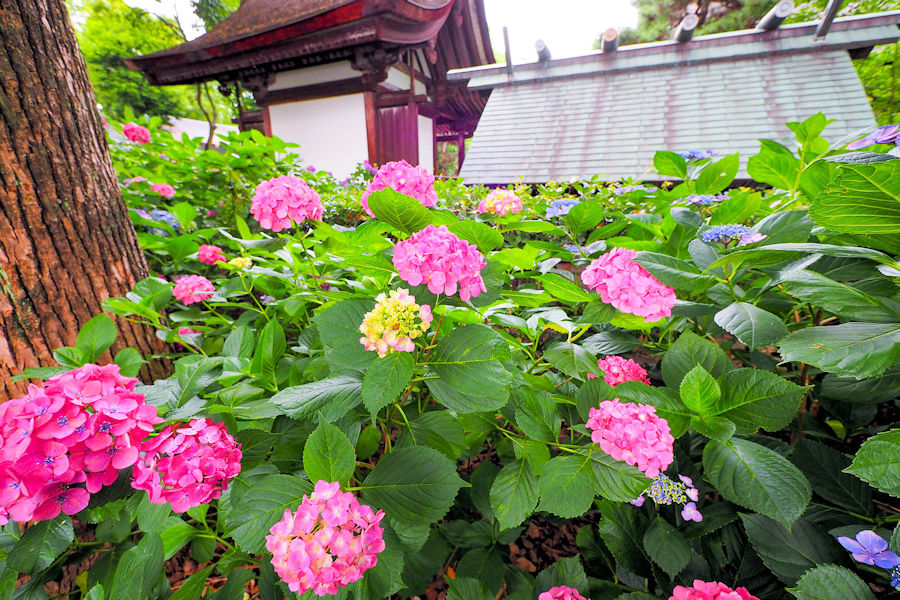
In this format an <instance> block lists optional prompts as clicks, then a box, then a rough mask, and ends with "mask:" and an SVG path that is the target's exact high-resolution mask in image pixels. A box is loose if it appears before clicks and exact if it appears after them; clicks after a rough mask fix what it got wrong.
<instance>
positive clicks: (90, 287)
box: [0, 0, 167, 400]
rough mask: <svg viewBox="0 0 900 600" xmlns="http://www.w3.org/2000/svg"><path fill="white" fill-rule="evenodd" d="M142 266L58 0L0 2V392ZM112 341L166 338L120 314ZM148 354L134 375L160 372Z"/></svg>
mask: <svg viewBox="0 0 900 600" xmlns="http://www.w3.org/2000/svg"><path fill="white" fill-rule="evenodd" d="M146 276H147V264H146V262H145V261H144V257H143V254H142V253H141V248H140V246H138V242H137V237H136V235H135V233H134V228H133V227H132V225H131V222H130V220H129V218H128V213H127V210H126V208H125V204H124V202H123V201H122V195H121V192H120V190H119V184H118V182H117V180H116V175H115V172H114V171H113V167H112V162H111V161H110V158H109V148H108V147H107V144H106V138H105V136H104V133H103V126H102V123H101V118H100V114H99V112H98V110H97V107H96V102H95V100H94V94H93V91H92V89H91V84H90V81H89V80H88V74H87V68H86V67H85V63H84V58H83V57H82V56H81V52H80V51H79V49H78V45H77V42H76V41H75V34H74V32H73V30H72V25H71V23H70V22H69V16H68V13H67V11H66V6H65V2H64V0H2V2H0V400H3V399H7V398H10V397H14V396H15V395H17V394H20V393H21V392H23V391H24V389H25V385H26V383H25V382H24V381H23V382H18V383H13V382H12V381H11V378H12V376H14V375H19V374H21V372H22V370H23V369H25V368H27V367H36V366H44V365H52V364H55V363H54V362H53V358H52V350H53V349H54V348H58V347H60V346H66V345H73V344H74V342H75V337H76V335H77V333H78V329H79V328H80V327H81V326H82V325H83V324H84V323H85V322H87V321H88V320H89V319H90V318H91V317H93V316H94V315H96V314H98V313H100V312H101V311H102V308H101V302H102V301H103V300H104V299H105V298H108V297H110V296H124V295H125V293H126V292H128V291H129V290H130V289H131V288H132V286H133V285H134V284H135V282H137V281H139V280H140V279H142V278H144V277H146ZM116 324H117V325H118V328H119V338H118V340H117V342H116V344H115V345H114V346H113V350H114V351H115V350H118V349H119V348H123V347H125V346H133V347H135V348H137V349H138V350H139V351H140V352H141V353H142V354H144V355H145V356H146V355H148V354H152V353H154V352H160V351H162V349H163V346H162V345H161V343H160V341H159V340H158V339H156V338H155V336H154V334H153V331H152V330H151V329H149V328H147V327H144V326H140V325H136V324H134V323H129V322H127V321H125V320H123V319H118V320H117V323H116ZM166 369H167V365H164V364H160V363H155V364H151V365H145V367H144V370H143V371H142V373H141V374H142V376H143V377H144V378H145V379H147V378H151V377H157V376H164V375H165V370H166Z"/></svg>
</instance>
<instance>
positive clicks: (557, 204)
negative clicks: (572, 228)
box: [545, 198, 581, 219]
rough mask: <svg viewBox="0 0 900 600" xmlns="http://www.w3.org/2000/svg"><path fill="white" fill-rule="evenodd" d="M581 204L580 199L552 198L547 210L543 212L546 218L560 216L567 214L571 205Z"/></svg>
mask: <svg viewBox="0 0 900 600" xmlns="http://www.w3.org/2000/svg"><path fill="white" fill-rule="evenodd" d="M579 204H581V200H575V199H574V198H564V199H562V200H554V201H553V202H551V203H550V206H549V207H548V208H547V212H546V213H545V215H546V217H547V218H548V219H551V218H553V217H561V216H563V215H567V214H569V211H570V210H572V207H573V206H578V205H579Z"/></svg>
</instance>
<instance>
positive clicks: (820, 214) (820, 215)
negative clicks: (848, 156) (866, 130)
mask: <svg viewBox="0 0 900 600" xmlns="http://www.w3.org/2000/svg"><path fill="white" fill-rule="evenodd" d="M897 181H900V162H898V161H896V160H891V161H887V162H882V163H873V164H868V165H854V164H844V165H841V167H840V169H838V174H837V176H836V177H835V178H834V179H833V180H832V181H831V183H829V184H828V186H827V187H826V188H825V190H823V191H822V193H821V194H819V195H818V196H816V198H815V199H814V200H813V203H812V205H811V206H810V208H809V216H810V217H811V218H812V220H813V221H814V222H815V223H816V225H819V226H821V227H825V228H826V229H830V230H832V231H840V232H844V233H854V234H859V235H872V234H876V235H877V234H884V235H896V234H897V232H898V231H900V191H898V189H897Z"/></svg>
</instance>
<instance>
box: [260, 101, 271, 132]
mask: <svg viewBox="0 0 900 600" xmlns="http://www.w3.org/2000/svg"><path fill="white" fill-rule="evenodd" d="M262 111H263V133H264V134H266V135H267V136H269V137H272V116H271V115H270V114H269V107H268V106H263V107H262Z"/></svg>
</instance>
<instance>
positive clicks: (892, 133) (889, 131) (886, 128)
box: [847, 125, 900, 150]
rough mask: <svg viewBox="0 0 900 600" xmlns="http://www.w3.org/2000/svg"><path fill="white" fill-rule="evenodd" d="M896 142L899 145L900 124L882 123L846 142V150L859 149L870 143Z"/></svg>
mask: <svg viewBox="0 0 900 600" xmlns="http://www.w3.org/2000/svg"><path fill="white" fill-rule="evenodd" d="M891 143H894V144H897V146H900V125H883V126H881V127H876V128H875V131H873V132H872V133H870V134H869V135H867V136H866V137H864V138H862V139H859V140H856V141H855V142H850V143H849V144H847V150H859V149H860V148H866V147H868V146H871V145H872V144H891Z"/></svg>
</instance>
